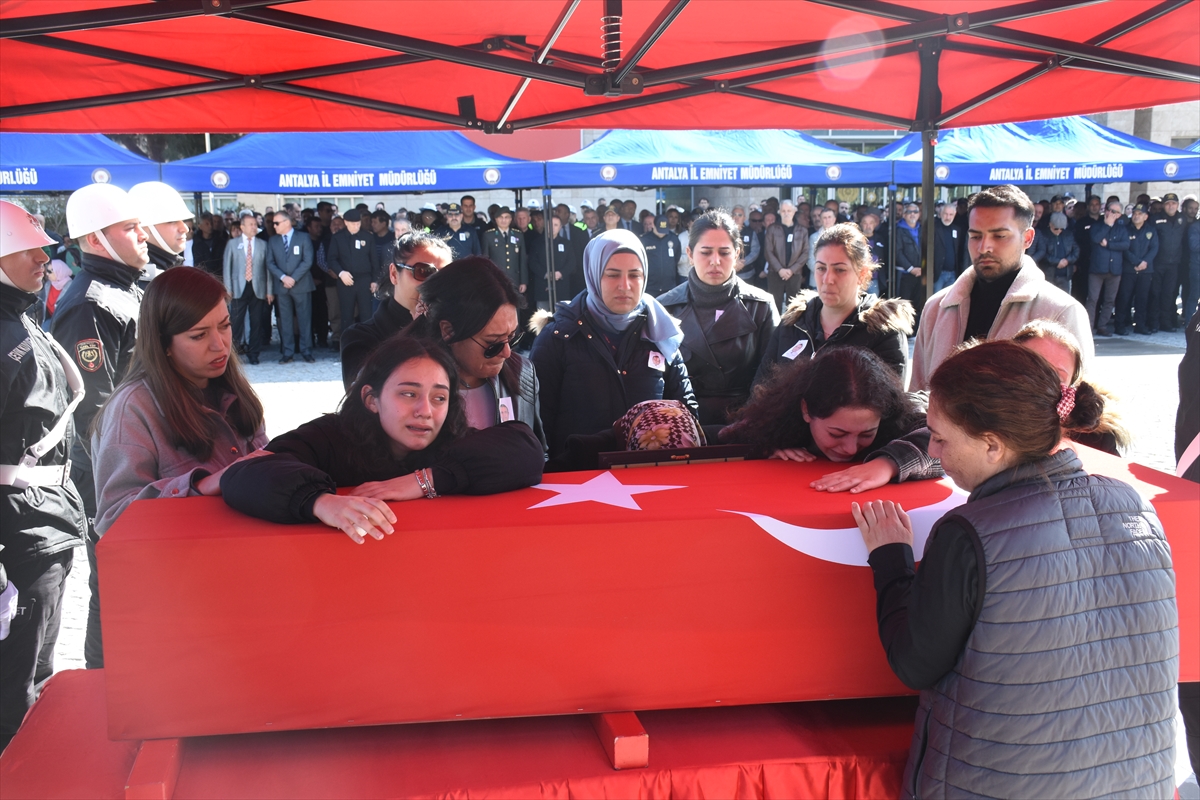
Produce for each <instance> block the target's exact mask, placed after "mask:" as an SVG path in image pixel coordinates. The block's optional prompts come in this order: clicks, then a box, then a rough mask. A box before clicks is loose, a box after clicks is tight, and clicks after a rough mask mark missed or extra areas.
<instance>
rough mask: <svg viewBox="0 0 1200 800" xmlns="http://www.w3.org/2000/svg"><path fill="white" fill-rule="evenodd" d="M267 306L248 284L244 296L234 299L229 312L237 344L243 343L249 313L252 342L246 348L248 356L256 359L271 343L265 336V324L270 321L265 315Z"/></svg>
mask: <svg viewBox="0 0 1200 800" xmlns="http://www.w3.org/2000/svg"><path fill="white" fill-rule="evenodd" d="M266 304H267V301H266V300H260V299H259V297H258V295H256V294H255V293H254V287H253V286H251V285H250V284H246V288H245V290H244V291H243V292H242V296H241V297H235V298H233V304H232V306H231V308H230V312H229V316H230V318H231V319H232V321H233V340H234V341H235V342H240V341H242V333H243V331H244V330H245V327H246V314H247V313H249V315H250V341H249V343H248V344H247V346H246V354H247V355H248V356H250V357H251V358H255V359H256V358H258V356H259V354H261V353H262V348H263V344H264V343H265V342H267V341H269V339H268V338H264V336H263V322H265V321H266V320H268V319H270V318H269V317H267V315H266V314H264V313H263V308H264V307H265V306H266Z"/></svg>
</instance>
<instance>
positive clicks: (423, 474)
mask: <svg viewBox="0 0 1200 800" xmlns="http://www.w3.org/2000/svg"><path fill="white" fill-rule="evenodd" d="M413 475H414V476H415V477H416V479H417V486H418V487H419V488H420V489H421V492H422V493H423V494H424V495H425V497H427V498H428V499H430V500H432V499H433V498H435V497H437V496H438V493H437V490H436V489H435V488H434V486H433V473H431V472H430V471H429V469H428V468H426V469H419V470H417V471H416V472H414V473H413Z"/></svg>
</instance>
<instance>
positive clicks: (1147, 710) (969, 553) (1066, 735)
mask: <svg viewBox="0 0 1200 800" xmlns="http://www.w3.org/2000/svg"><path fill="white" fill-rule="evenodd" d="M1103 408H1104V401H1103V398H1102V397H1101V396H1100V395H1099V394H1098V393H1097V392H1096V391H1095V390H1094V389H1093V388H1092V387H1091V386H1090V385H1089V384H1088V383H1086V382H1085V383H1080V384H1079V385H1078V386H1067V385H1064V384H1062V383H1061V378H1060V377H1059V375H1058V373H1057V372H1056V371H1055V369H1054V367H1053V366H1051V365H1050V364H1049V363H1048V362H1047V361H1046V360H1045V359H1044V358H1042V356H1040V355H1038V354H1037V353H1036V352H1034V351H1032V350H1030V349H1027V348H1025V347H1022V346H1021V345H1019V344H1015V343H1013V342H1008V341H989V342H985V343H984V344H981V345H978V346H976V347H972V348H970V349H967V350H964V351H962V352H959V353H958V354H956V355H954V356H952V357H950V358H949V359H947V360H946V361H945V362H944V363H943V364H942V365H941V366H940V367H938V369H937V371H936V372H935V373H934V375H933V379H932V381H931V392H930V404H929V415H928V424H929V429H930V430H931V431H932V434H933V436H932V440H931V444H930V450H929V454H930V455H931V456H934V457H936V458H939V459H940V460H941V463H942V467H943V468H944V469H945V471H946V474H947V475H948V476H949V477H950V478H952V479H953V480H954V482H955V483H956V484H958V485H959V486H960V487H962V488H963V489H966V490H969V491H970V492H971V494H970V496H969V497H968V499H967V502H966V503H965V504H964V505H962V506H959V507H958V508H956V509H953V510H952V511H950V512H949V513H948V514H947V515H946V516H944V517H943V518H942V519H940V520H939V521H938V522H937V523H936V524H935V526H934V529H933V531H932V532H931V533H930V535H929V539H928V541H927V542H926V545H925V550H924V553H922V554H918V553H914V552H913V550H912V527H911V524H910V523H909V520H908V516H907V515H906V514H905V513H904V510H903V509H902V508H900V507H899V506H898V505H897V504H895V503H893V502H891V501H880V500H876V501H872V502H867V503H863V505H862V506H861V507H860V506H859V504H857V503H854V504H852V505H851V512H852V514H853V515H854V518H855V521H856V522H857V523H858V526H859V528H860V530H861V531H862V535H863V540H864V541H865V542H866V545H867V550H868V551H869V552H870V556H869V563H870V565H871V569H872V570H873V572H874V583H875V587H876V594H877V602H876V612H877V615H878V623H879V636H880V639H881V641H882V643H883V647H884V651H885V652H886V654H887V658H888V663H889V664H890V665H891V666H892V669H893V670H894V671H895V673H896V675H897V676H898V677H899V678H900V679H901V680H902V681H904V683H905V684H907V685H908V686H910V687H912V688H914V689H920V690H921V700H920V705H919V708H918V711H917V720H916V726H915V730H914V733H913V741H912V748H911V749H910V751H909V757H908V767H907V769H906V770H905V776H904V782H903V785H902V786H901V791H900V794H901V797H944V796H947V795H955V796H958V795H962V796H970V797H1099V796H1123V797H1124V796H1129V797H1133V796H1145V797H1170V796H1171V795H1172V793H1173V789H1174V776H1175V767H1174V764H1175V753H1174V750H1175V710H1176V704H1175V684H1176V680H1177V678H1178V675H1179V630H1178V612H1177V608H1176V603H1175V574H1174V571H1173V569H1172V565H1171V549H1170V547H1169V546H1168V544H1167V541H1166V538H1165V537H1164V535H1163V530H1162V525H1161V524H1160V523H1159V520H1158V516H1157V515H1156V514H1155V512H1154V509H1153V508H1151V507H1150V505H1149V503H1147V502H1146V501H1145V500H1143V499H1142V498H1141V497H1140V496H1139V495H1138V493H1137V492H1136V491H1134V489H1133V488H1132V487H1130V486H1128V485H1126V484H1124V483H1121V482H1120V481H1117V480H1113V479H1111V478H1103V477H1095V476H1092V475H1088V474H1087V473H1086V472H1084V470H1083V467H1082V465H1081V464H1080V462H1079V459H1078V457H1077V456H1076V455H1075V453H1074V452H1073V451H1072V450H1071V449H1070V448H1068V447H1064V446H1063V433H1064V429H1067V430H1069V429H1071V428H1086V427H1088V426H1089V425H1094V424H1095V422H1096V420H1097V419H1098V417H1099V415H1100V414H1101V413H1102V411H1103ZM916 558H920V561H921V564H920V569H919V570H917V569H914V566H913V562H914V559H916Z"/></svg>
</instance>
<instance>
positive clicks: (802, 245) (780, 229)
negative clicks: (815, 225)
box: [766, 200, 808, 311]
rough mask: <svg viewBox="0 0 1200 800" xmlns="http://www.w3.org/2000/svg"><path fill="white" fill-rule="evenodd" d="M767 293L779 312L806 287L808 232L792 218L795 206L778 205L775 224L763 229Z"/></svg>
mask: <svg viewBox="0 0 1200 800" xmlns="http://www.w3.org/2000/svg"><path fill="white" fill-rule="evenodd" d="M766 247H767V291H769V292H770V293H771V295H772V296H773V297H774V298H775V305H777V306H779V310H780V311H782V310H783V309H784V308H786V307H787V304H788V301H789V300H790V299H791V298H792V297H794V296H795V295H796V294H798V293H799V292H800V290H801V289H803V288H804V287H806V286H807V285H808V229H807V228H805V227H804V224H803V221H802V220H797V219H796V204H795V203H793V202H792V201H791V200H784V201H783V202H782V203H780V204H779V222H776V223H775V224H774V225H772V226H771V227H769V228H767V243H766Z"/></svg>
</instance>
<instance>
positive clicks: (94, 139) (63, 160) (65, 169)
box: [0, 133, 159, 192]
mask: <svg viewBox="0 0 1200 800" xmlns="http://www.w3.org/2000/svg"><path fill="white" fill-rule="evenodd" d="M158 167H159V165H158V163H157V162H155V161H151V160H150V159H148V158H145V157H144V156H140V155H137V154H136V153H131V152H129V151H128V150H126V149H125V148H124V147H121V145H119V144H117V143H116V142H114V141H113V140H112V139H109V138H108V137H106V136H101V135H100V134H98V133H0V192H71V191H75V190H76V189H78V188H79V187H81V186H86V185H87V184H89V183H113V184H116V185H117V186H120V187H121V188H122V189H128V188H129V187H130V186H133V185H134V184H135V183H141V182H142V181H156V180H158V174H159V173H158Z"/></svg>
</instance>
